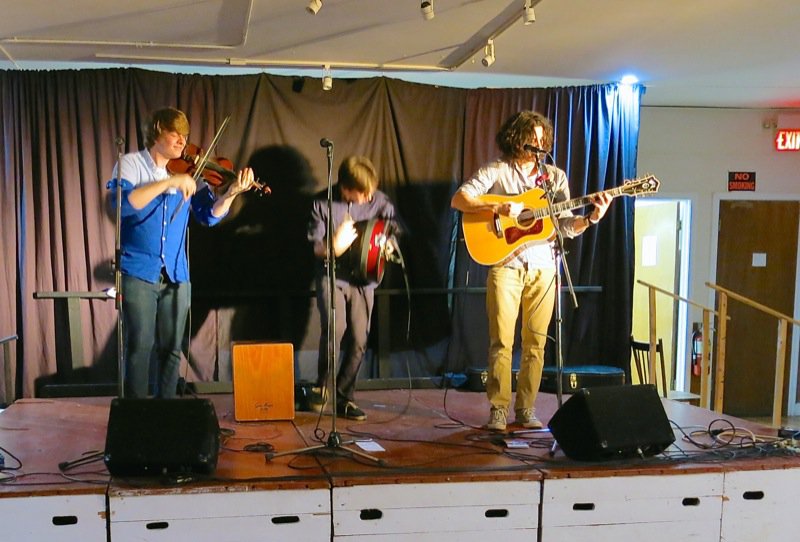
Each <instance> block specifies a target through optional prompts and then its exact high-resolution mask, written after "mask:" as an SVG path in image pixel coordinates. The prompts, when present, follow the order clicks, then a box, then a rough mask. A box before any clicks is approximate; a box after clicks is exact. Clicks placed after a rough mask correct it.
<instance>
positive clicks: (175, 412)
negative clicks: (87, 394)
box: [103, 398, 220, 476]
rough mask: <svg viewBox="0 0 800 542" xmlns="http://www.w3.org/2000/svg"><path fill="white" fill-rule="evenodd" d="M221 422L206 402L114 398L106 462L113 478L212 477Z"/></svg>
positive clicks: (204, 400)
mask: <svg viewBox="0 0 800 542" xmlns="http://www.w3.org/2000/svg"><path fill="white" fill-rule="evenodd" d="M219 440H220V437H219V421H218V420H217V413H216V411H215V410H214V404H213V403H212V402H211V401H209V400H208V399H120V398H117V399H113V400H112V401H111V410H110V411H109V415H108V431H107V433H106V449H105V454H104V457H103V459H104V461H105V464H106V467H107V468H108V472H109V473H111V474H112V475H113V476H160V475H164V474H166V475H171V474H211V473H213V472H214V470H215V469H216V468H217V456H218V454H219Z"/></svg>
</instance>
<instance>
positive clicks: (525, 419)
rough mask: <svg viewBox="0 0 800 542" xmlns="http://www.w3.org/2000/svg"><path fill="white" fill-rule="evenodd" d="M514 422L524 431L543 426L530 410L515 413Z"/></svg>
mask: <svg viewBox="0 0 800 542" xmlns="http://www.w3.org/2000/svg"><path fill="white" fill-rule="evenodd" d="M515 414H516V416H517V418H516V422H517V423H518V424H519V425H521V426H522V427H525V428H526V429H541V428H542V427H544V424H543V423H542V422H540V421H539V419H538V418H537V417H536V414H535V413H534V410H533V409H532V408H521V409H519V410H517V411H515Z"/></svg>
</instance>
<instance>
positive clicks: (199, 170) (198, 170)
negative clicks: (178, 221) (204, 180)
mask: <svg viewBox="0 0 800 542" xmlns="http://www.w3.org/2000/svg"><path fill="white" fill-rule="evenodd" d="M230 120H231V116H230V115H228V116H227V117H225V120H223V121H222V124H220V126H219V129H218V130H217V133H216V134H214V139H212V140H211V144H210V145H209V146H208V149H206V152H205V153H203V156H202V157H201V158H200V160H198V162H197V164H195V168H194V175H192V178H193V179H194V181H195V182H197V181H198V179H200V176H201V175H202V174H203V169H204V168H205V167H206V164H208V161H209V160H210V159H211V153H212V152H214V148H215V147H216V146H217V143H219V138H220V137H221V136H222V132H224V131H225V128H227V127H228V122H229V121H230ZM181 207H183V200H181V201H180V203H178V206H177V207H175V210H174V211H173V212H172V217H171V218H170V220H169V221H170V223H172V221H173V220H175V217H176V216H177V215H178V211H180V210H181Z"/></svg>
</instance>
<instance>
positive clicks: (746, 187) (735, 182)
mask: <svg viewBox="0 0 800 542" xmlns="http://www.w3.org/2000/svg"><path fill="white" fill-rule="evenodd" d="M755 190H756V172H755V171H729V172H728V192H755Z"/></svg>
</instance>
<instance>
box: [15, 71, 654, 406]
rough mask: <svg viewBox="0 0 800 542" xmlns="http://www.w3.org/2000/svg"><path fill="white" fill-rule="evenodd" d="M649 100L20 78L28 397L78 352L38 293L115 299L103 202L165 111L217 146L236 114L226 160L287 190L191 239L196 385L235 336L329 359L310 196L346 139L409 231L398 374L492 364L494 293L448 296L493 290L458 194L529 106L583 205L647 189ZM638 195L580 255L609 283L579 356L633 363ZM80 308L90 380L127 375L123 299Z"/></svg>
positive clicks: (577, 317) (393, 349) (62, 74)
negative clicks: (605, 195) (323, 343)
mask: <svg viewBox="0 0 800 542" xmlns="http://www.w3.org/2000/svg"><path fill="white" fill-rule="evenodd" d="M626 92H627V94H628V96H627V97H625V96H624V94H625V93H626ZM640 92H641V89H640V88H633V89H632V90H631V89H630V88H628V87H617V86H616V85H607V86H594V87H581V88H557V89H514V90H510V89H504V90H485V89H480V90H465V89H454V88H446V87H434V86H429V85H419V84H413V83H406V82H402V81H397V80H392V79H386V78H371V79H357V80H336V81H335V83H334V87H333V89H332V90H331V91H328V92H325V91H323V90H322V89H321V88H320V84H319V81H318V80H316V79H313V78H303V77H279V76H272V75H266V74H259V75H245V76H204V75H176V74H168V73H160V72H151V71H147V70H140V69H103V70H80V71H74V70H64V71H41V72H33V71H2V72H0V123H2V132H1V133H0V137H1V138H2V145H0V153H1V154H0V158H1V159H2V166H0V167H1V169H0V211H1V212H2V228H0V250H2V254H3V257H2V260H0V280H2V281H3V282H2V285H3V286H4V287H3V288H2V289H1V290H0V336H7V335H11V334H17V335H19V341H18V342H17V344H16V346H15V347H14V348H12V356H13V357H14V359H15V361H16V363H15V367H14V369H15V370H14V378H15V380H16V383H17V395H18V396H32V395H34V392H35V387H36V385H37V383H38V382H39V381H40V380H41V379H47V378H50V377H52V375H54V374H55V373H56V361H57V358H58V357H59V356H61V355H63V353H64V352H63V350H64V347H63V345H61V344H59V340H58V339H57V336H62V335H63V332H64V330H63V325H64V322H63V321H58V322H57V321H56V317H57V316H58V314H57V313H56V311H55V306H54V301H52V300H42V299H39V300H37V299H34V298H33V293H34V292H73V293H74V292H99V291H101V290H103V289H105V288H108V287H110V286H112V285H113V273H112V271H111V267H110V262H111V260H112V259H113V248H114V224H113V217H112V216H110V215H109V214H108V213H107V212H106V210H105V206H104V196H105V183H106V181H107V180H108V178H109V177H110V175H111V170H112V168H113V165H114V162H115V160H116V156H117V147H116V146H115V145H114V141H115V139H117V138H119V137H122V138H124V140H125V144H124V149H123V150H124V151H125V152H128V151H132V150H135V149H138V148H141V147H142V145H143V139H142V134H141V130H140V126H141V123H142V121H143V120H144V119H145V118H146V117H147V115H148V113H149V112H150V111H151V110H153V109H155V108H159V107H163V106H175V107H178V108H181V109H183V110H184V111H186V113H187V115H188V116H189V119H190V121H191V125H192V134H191V140H192V142H193V143H196V144H198V145H201V146H203V145H205V144H207V143H208V142H209V141H210V140H211V138H212V136H213V134H214V133H215V131H216V130H217V127H218V126H220V124H221V122H222V120H223V119H224V118H225V117H226V116H230V117H231V121H230V123H229V126H228V128H227V130H226V132H225V133H224V134H223V136H222V138H221V141H220V144H219V146H218V147H217V151H218V154H220V155H222V156H225V157H227V158H230V159H231V160H232V161H233V162H234V164H235V165H236V166H237V167H241V166H242V165H245V164H251V165H252V166H253V167H254V169H255V170H256V174H257V175H258V176H259V177H260V180H261V181H262V182H264V183H266V184H267V185H269V186H270V187H271V188H272V189H273V194H272V196H268V197H264V198H259V197H258V196H256V195H255V194H254V193H249V194H247V195H246V196H244V197H242V198H240V199H239V200H238V201H237V204H236V205H235V207H234V209H232V211H231V213H230V215H229V216H228V217H227V218H226V219H225V221H224V222H223V223H222V224H220V226H218V227H217V228H211V229H206V228H202V227H198V226H196V225H194V224H193V225H192V226H191V230H190V259H191V273H192V279H193V307H192V325H191V327H192V332H191V334H190V335H191V345H188V346H187V348H188V349H189V352H190V356H189V361H190V364H189V365H190V366H189V367H188V368H187V367H186V366H185V367H184V369H183V370H184V371H187V370H188V377H189V378H190V379H200V380H213V379H221V380H226V379H229V377H230V364H229V351H230V342H231V341H234V340H281V341H290V342H292V343H293V344H294V345H295V350H296V352H298V357H299V358H304V357H305V358H310V357H312V356H315V353H314V351H315V349H316V344H317V338H318V337H319V332H320V330H319V325H318V321H317V320H316V315H315V310H314V308H313V303H312V299H311V295H310V293H309V288H310V283H311V281H310V269H311V265H310V258H311V255H310V252H309V247H308V244H307V243H306V242H305V238H304V235H305V229H304V228H305V221H306V219H307V211H308V205H309V202H310V197H311V195H312V194H314V193H315V192H317V191H319V190H321V189H322V188H324V186H325V183H326V181H327V172H326V159H325V153H324V152H323V149H321V148H320V146H319V140H320V138H322V137H327V138H329V139H331V140H333V141H334V143H335V164H334V168H336V167H338V164H339V163H340V162H341V159H342V158H344V157H345V156H347V155H348V154H353V153H359V154H365V155H367V156H369V157H370V158H371V159H372V160H373V161H374V162H375V164H376V166H377V167H378V169H379V174H380V177H381V181H382V188H383V190H385V191H386V192H387V193H388V194H389V196H390V197H391V198H392V199H393V200H394V201H395V203H396V204H397V207H398V209H399V213H400V215H401V217H402V220H403V223H404V227H405V231H406V234H405V235H404V237H403V238H402V239H401V248H402V251H403V255H404V261H405V266H404V268H403V269H401V268H400V267H399V266H390V268H389V271H388V272H387V275H386V278H385V279H384V283H383V284H382V286H381V289H382V290H383V291H384V292H385V293H386V295H385V297H384V298H385V299H390V300H391V303H389V304H388V309H387V310H386V311H385V312H382V313H380V314H377V315H376V316H377V320H378V321H380V320H381V319H383V320H384V323H385V322H386V319H387V318H389V317H390V318H391V322H392V325H391V332H390V333H389V335H388V336H383V337H380V338H375V339H373V340H375V341H379V342H380V343H381V344H380V345H376V350H380V349H383V350H384V351H388V355H389V360H388V361H387V360H383V361H382V362H381V363H385V364H386V368H388V371H387V370H384V371H382V372H381V375H382V376H396V375H398V374H400V375H405V374H407V373H408V371H409V370H410V371H411V372H412V373H413V374H415V375H430V374H437V373H441V372H442V371H444V370H459V369H462V368H463V367H465V366H467V365H472V364H485V344H481V340H482V337H484V339H483V340H484V341H485V327H486V324H485V311H484V309H483V303H482V301H483V299H482V297H481V296H480V295H479V294H478V295H476V294H471V293H470V294H461V293H455V294H453V293H450V292H452V291H458V288H460V287H461V286H463V285H467V284H469V285H470V286H473V285H475V286H480V285H482V280H483V274H484V270H483V269H481V268H480V267H479V266H475V265H474V264H473V263H471V262H469V260H468V259H467V258H466V256H465V255H464V254H463V247H462V244H461V243H459V242H458V238H459V229H458V224H457V215H456V213H454V212H452V211H451V210H450V208H449V200H450V197H451V195H452V193H453V191H454V190H455V189H456V188H457V187H458V185H459V184H460V182H462V180H463V179H464V178H465V177H466V176H468V175H469V174H470V173H471V172H472V171H473V170H474V169H475V168H476V167H477V166H478V165H480V163H482V162H483V161H485V160H487V159H489V158H491V157H492V156H494V154H495V153H496V149H495V147H494V135H495V133H496V131H497V129H498V127H499V125H500V123H501V122H502V120H503V119H504V118H505V117H507V116H508V115H510V114H511V113H513V112H514V111H516V110H518V109H521V108H533V109H538V110H540V111H542V112H544V113H546V114H547V115H549V116H550V117H551V118H552V119H553V121H554V124H555V126H556V135H557V149H556V152H555V153H554V154H555V158H556V160H557V162H558V163H559V165H560V166H562V167H564V168H565V169H566V170H567V172H568V174H569V176H570V179H571V183H572V184H571V188H572V193H573V196H578V195H581V194H584V193H586V192H591V191H595V190H600V189H604V188H608V187H611V186H615V185H616V184H618V183H619V182H620V181H621V179H623V178H625V177H632V176H633V174H634V172H635V157H636V143H637V138H638V115H639V110H638V107H639V102H638V99H639V94H640ZM334 177H335V176H334ZM624 199H625V198H621V199H620V201H617V202H615V203H614V204H613V205H612V208H611V211H610V216H609V217H608V218H607V219H606V220H604V222H603V223H602V225H601V226H600V227H599V228H593V229H592V230H590V232H588V233H587V234H586V235H584V236H582V238H580V239H579V240H576V242H574V243H573V244H572V246H571V248H570V253H569V256H568V259H569V263H570V267H571V270H572V273H573V278H575V282H576V283H577V284H594V285H599V286H601V287H602V293H601V294H598V295H594V294H585V295H583V294H582V295H583V297H582V301H584V302H582V304H581V308H580V309H578V311H575V314H567V324H568V328H569V337H570V340H569V341H567V346H568V348H569V352H570V358H576V356H577V357H581V356H585V359H588V358H589V357H591V358H592V361H597V362H599V363H607V364H611V365H620V366H623V365H627V361H628V353H627V348H628V335H629V330H630V310H631V289H632V273H633V263H632V262H633V254H632V247H633V244H632V235H633V232H632V206H631V204H630V202H629V201H624ZM406 283H408V285H409V286H410V295H408V294H407V293H406ZM448 287H454V290H448V289H447V288H448ZM407 295H408V298H410V300H411V303H410V306H409V305H408V303H406V298H407ZM588 295H594V298H593V301H585V298H586V297H587V296H588ZM590 311H592V312H593V314H592V315H589V314H587V313H588V312H590ZM79 312H80V316H81V321H82V324H83V333H82V336H83V353H84V356H83V359H77V360H75V367H74V369H75V370H74V371H73V372H75V373H79V372H81V371H83V370H85V372H86V373H87V374H89V376H88V377H87V378H89V377H91V378H95V377H100V378H105V379H110V380H112V381H113V379H114V378H116V375H115V372H116V344H115V331H116V312H115V309H114V306H113V302H107V301H102V300H95V299H89V300H82V301H81V302H80V308H79ZM409 315H410V328H411V333H410V336H408V337H407V334H406V320H407V319H408V318H409ZM595 316H596V317H595ZM376 323H379V322H376ZM374 327H375V326H374ZM373 331H374V329H373ZM595 343H596V344H595ZM448 354H449V355H448ZM306 361H307V359H306ZM409 361H411V363H409ZM377 362H378V361H377V360H373V364H374V363H377ZM371 370H373V372H374V369H371ZM61 376H63V375H61ZM0 389H2V388H0Z"/></svg>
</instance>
